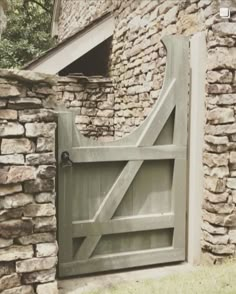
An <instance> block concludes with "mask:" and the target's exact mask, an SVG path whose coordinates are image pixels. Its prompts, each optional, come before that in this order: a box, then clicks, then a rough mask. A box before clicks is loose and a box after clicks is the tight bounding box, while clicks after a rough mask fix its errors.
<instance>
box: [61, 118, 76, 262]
mask: <svg viewBox="0 0 236 294" xmlns="http://www.w3.org/2000/svg"><path fill="white" fill-rule="evenodd" d="M72 124H73V122H72V119H71V114H70V113H61V114H59V116H58V129H59V132H58V145H59V150H58V165H59V164H60V160H61V158H60V156H61V152H63V151H70V149H71V147H72V136H71V132H72V127H73V126H72ZM58 170H59V183H58V186H59V187H58V188H59V199H58V201H59V202H60V203H59V211H58V213H59V215H60V217H59V220H58V225H59V236H58V240H59V260H60V262H68V261H71V260H72V250H73V248H72V216H71V207H72V204H71V202H72V197H71V193H72V190H71V188H70V189H69V191H68V189H66V188H68V186H69V187H71V186H72V183H71V180H72V172H73V169H72V168H71V167H66V168H61V167H60V168H59V169H58ZM65 185H67V186H65ZM70 192H71V193H70Z"/></svg>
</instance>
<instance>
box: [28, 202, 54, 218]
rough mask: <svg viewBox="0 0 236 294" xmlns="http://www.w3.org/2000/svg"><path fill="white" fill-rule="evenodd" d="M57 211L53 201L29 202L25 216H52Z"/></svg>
mask: <svg viewBox="0 0 236 294" xmlns="http://www.w3.org/2000/svg"><path fill="white" fill-rule="evenodd" d="M55 213H56V210H55V206H54V205H53V204H51V203H46V204H29V205H27V206H26V207H25V209H24V216H26V217H37V216H52V215H55Z"/></svg>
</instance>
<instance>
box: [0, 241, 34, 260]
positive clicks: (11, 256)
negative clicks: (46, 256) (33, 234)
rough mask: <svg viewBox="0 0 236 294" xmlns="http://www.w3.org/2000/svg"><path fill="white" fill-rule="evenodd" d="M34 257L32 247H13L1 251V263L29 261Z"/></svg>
mask: <svg viewBox="0 0 236 294" xmlns="http://www.w3.org/2000/svg"><path fill="white" fill-rule="evenodd" d="M33 256H34V251H33V248H32V246H17V245H15V246H11V247H9V248H5V249H0V261H15V260H19V259H28V258H32V257H33Z"/></svg>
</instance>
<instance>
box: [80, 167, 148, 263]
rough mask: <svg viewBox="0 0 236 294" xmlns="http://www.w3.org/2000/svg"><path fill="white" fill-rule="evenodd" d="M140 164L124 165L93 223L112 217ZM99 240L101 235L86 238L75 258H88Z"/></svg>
mask: <svg viewBox="0 0 236 294" xmlns="http://www.w3.org/2000/svg"><path fill="white" fill-rule="evenodd" d="M142 163H143V162H142V161H129V162H128V163H127V164H126V166H125V167H124V169H123V170H122V172H121V174H120V175H119V177H118V178H117V180H116V181H115V182H114V184H113V186H112V187H111V189H110V191H109V192H108V194H107V195H106V197H105V199H104V201H103V202H102V204H101V206H100V207H99V209H98V211H97V213H96V215H95V216H94V222H96V221H102V220H108V219H110V218H111V217H112V215H113V214H114V212H115V210H116V209H117V207H118V205H119V204H120V202H121V200H122V198H123V197H124V194H125V192H126V191H127V189H128V188H129V186H130V184H131V182H132V180H133V179H134V177H135V175H136V173H137V172H138V170H139V168H140V166H141V165H142ZM100 238H101V235H100V236H97V238H94V237H93V236H88V237H87V238H86V239H85V240H84V242H83V244H82V245H81V247H80V249H79V251H78V253H77V254H76V256H77V257H79V258H80V257H81V258H89V257H90V255H91V254H92V252H93V250H94V248H95V247H96V245H97V243H98V241H99V239H100Z"/></svg>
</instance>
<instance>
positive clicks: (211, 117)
mask: <svg viewBox="0 0 236 294" xmlns="http://www.w3.org/2000/svg"><path fill="white" fill-rule="evenodd" d="M207 119H208V121H210V122H211V124H225V123H229V122H234V121H235V119H234V110H233V109H231V108H215V109H213V110H210V111H208V113H207Z"/></svg>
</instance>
